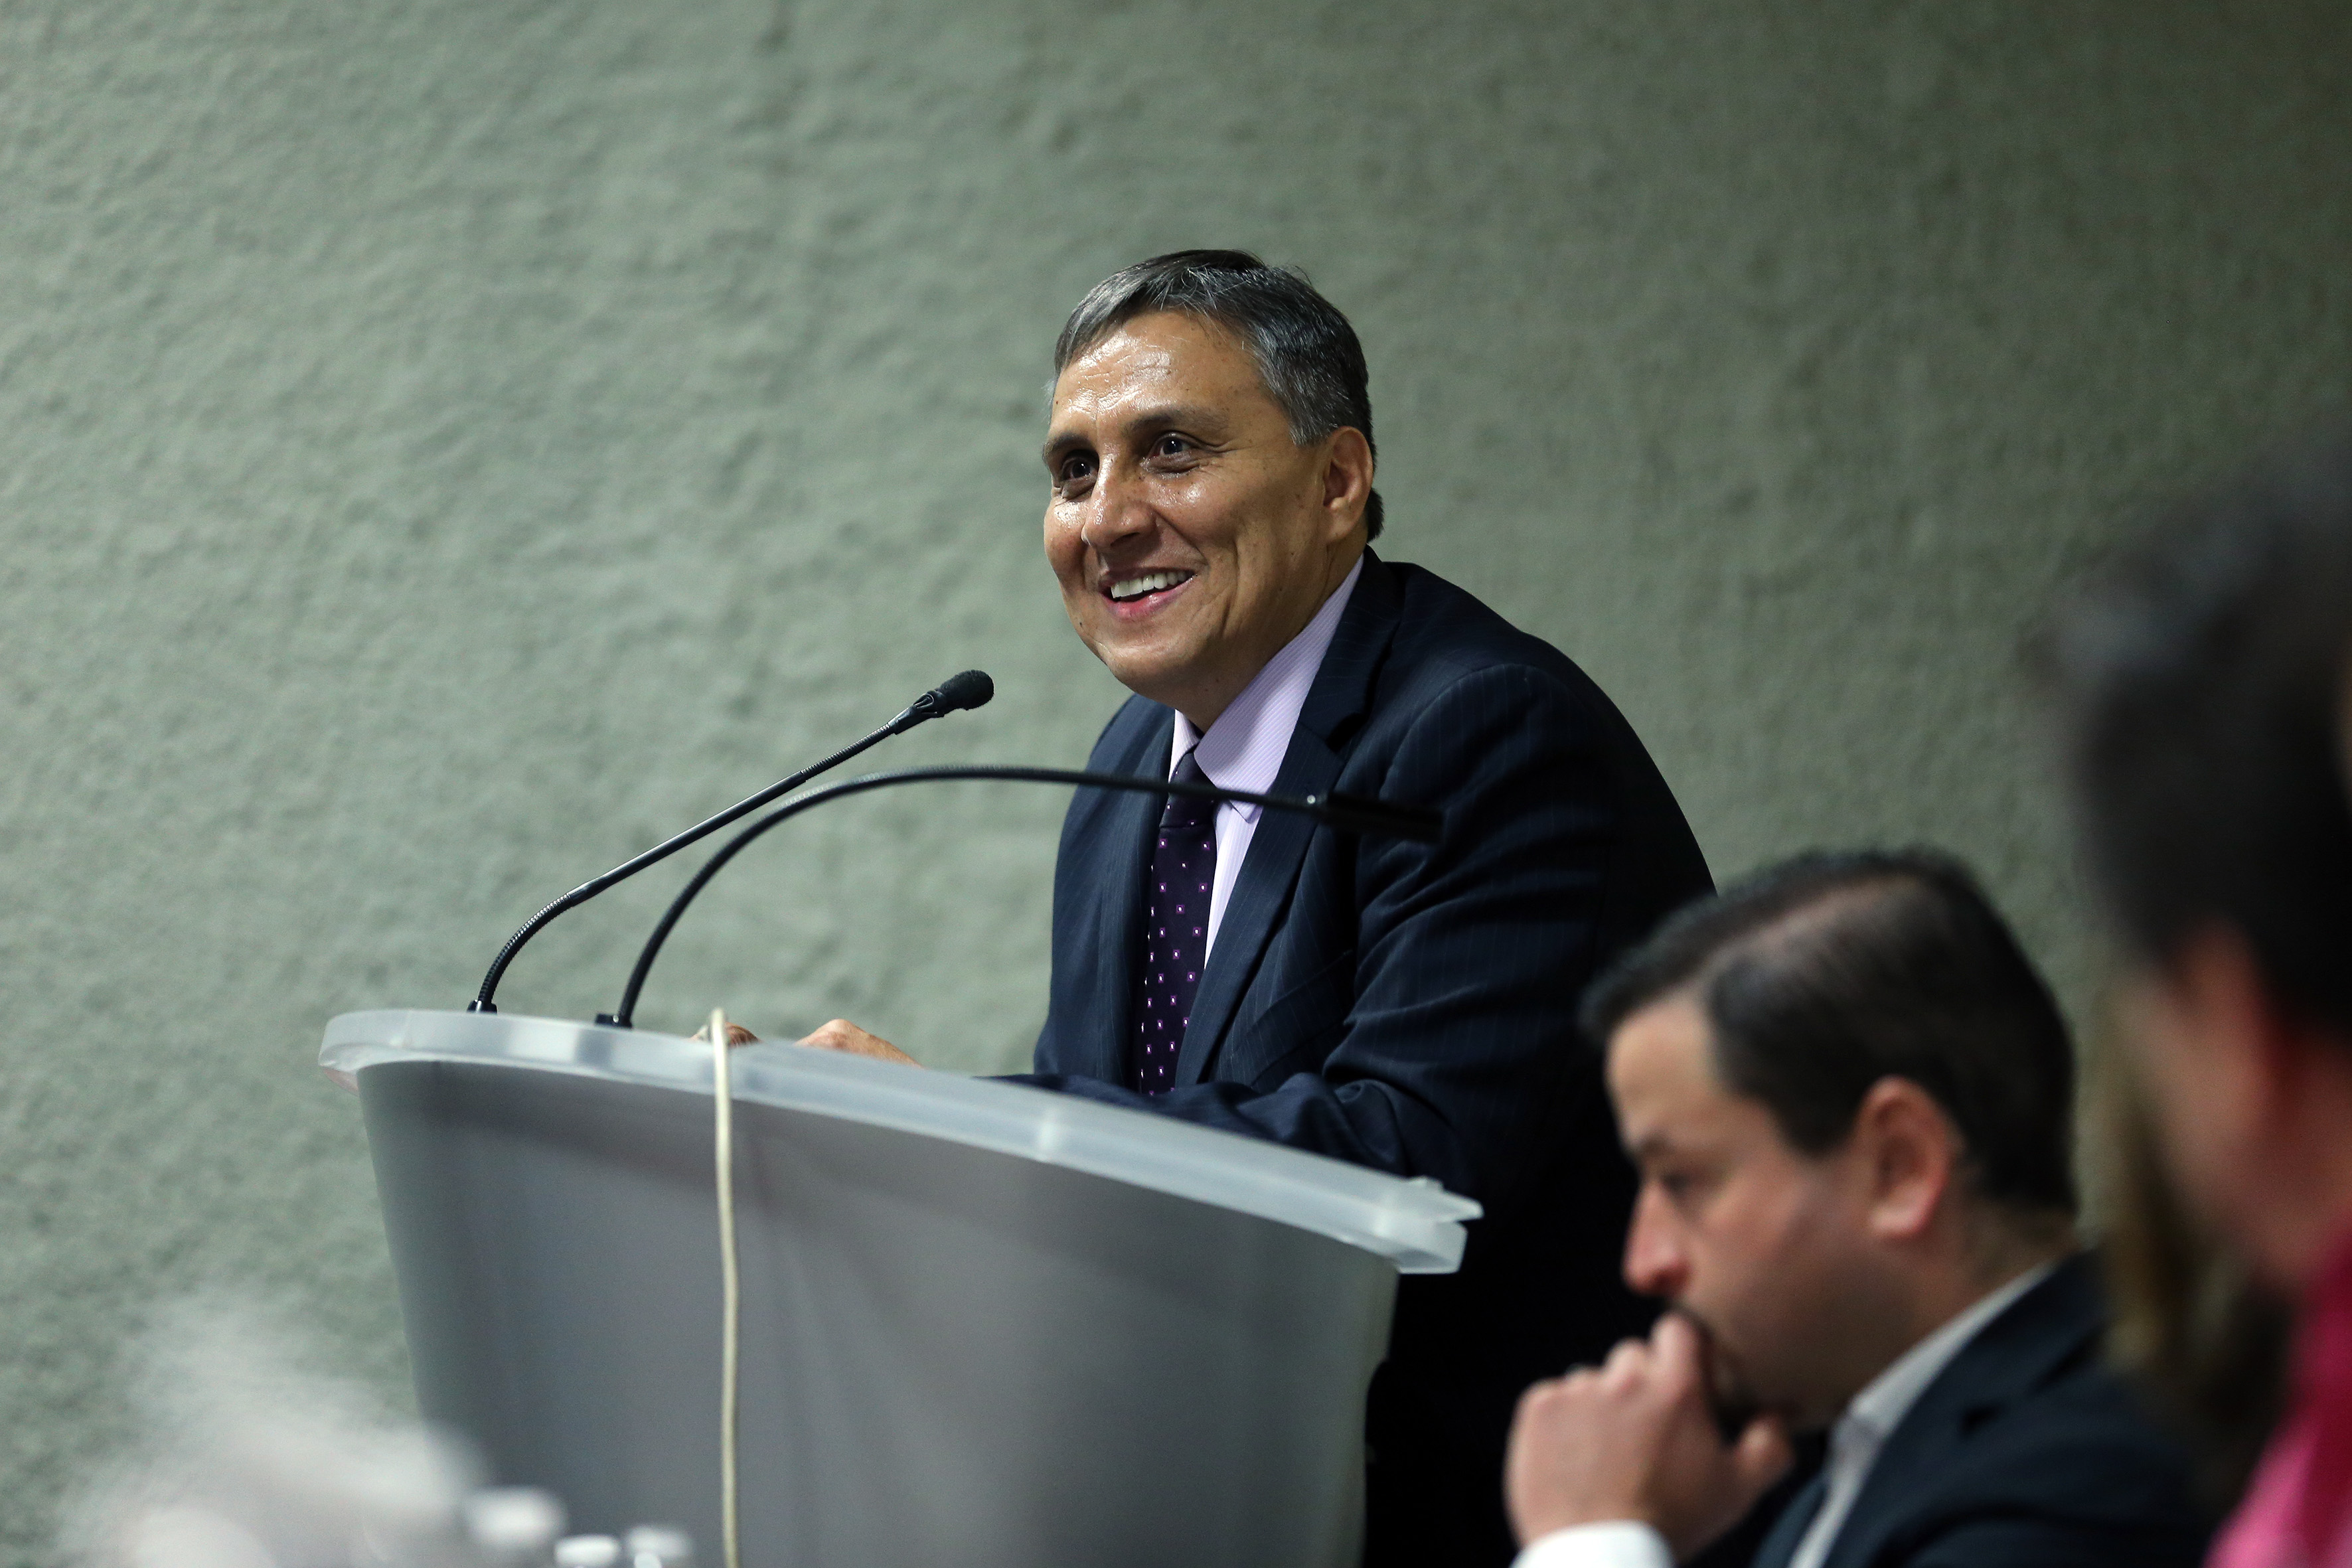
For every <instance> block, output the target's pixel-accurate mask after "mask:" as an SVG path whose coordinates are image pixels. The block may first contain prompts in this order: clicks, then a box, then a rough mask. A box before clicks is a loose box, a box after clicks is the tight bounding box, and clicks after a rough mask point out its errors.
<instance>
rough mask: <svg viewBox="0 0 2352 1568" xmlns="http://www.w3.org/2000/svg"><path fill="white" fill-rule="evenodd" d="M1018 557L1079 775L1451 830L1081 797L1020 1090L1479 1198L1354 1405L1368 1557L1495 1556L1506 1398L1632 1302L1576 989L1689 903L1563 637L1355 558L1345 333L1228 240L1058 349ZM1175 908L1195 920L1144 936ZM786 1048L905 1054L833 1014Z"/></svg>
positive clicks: (1614, 1157)
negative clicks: (1055, 606) (1377, 804)
mask: <svg viewBox="0 0 2352 1568" xmlns="http://www.w3.org/2000/svg"><path fill="white" fill-rule="evenodd" d="M1054 368H1055V384H1054V401H1053V414H1052V423H1051V425H1050V426H1048V428H1047V431H1046V436H1045V451H1044V457H1045V474H1046V479H1047V485H1048V488H1047V491H1046V496H1045V556H1046V560H1047V562H1048V563H1050V564H1051V565H1052V567H1053V569H1054V573H1055V577H1056V578H1057V579H1058V580H1059V583H1060V585H1061V594H1062V602H1063V605H1064V608H1065V609H1066V611H1067V612H1068V615H1069V617H1070V622H1071V625H1072V626H1073V627H1074V628H1075V629H1076V632H1077V635H1078V637H1080V639H1081V640H1083V641H1084V642H1085V643H1086V645H1087V647H1089V648H1090V649H1092V650H1093V652H1094V653H1095V655H1096V656H1097V658H1100V659H1101V660H1102V661H1103V663H1104V664H1105V665H1106V666H1108V668H1109V669H1110V672H1111V673H1112V674H1113V675H1115V676H1117V677H1118V679H1119V680H1120V682H1121V683H1123V684H1124V685H1125V686H1127V687H1128V688H1129V689H1130V690H1131V691H1132V692H1133V693H1134V694H1135V695H1134V696H1133V697H1131V698H1130V699H1129V700H1128V701H1127V703H1126V704H1125V705H1124V706H1123V707H1121V708H1120V709H1119V710H1118V712H1117V713H1116V714H1115V715H1113V716H1112V718H1111V721H1110V722H1109V724H1108V726H1107V727H1106V728H1105V729H1104V731H1103V732H1102V736H1101V739H1100V740H1098V741H1097V742H1096V745H1095V750H1094V755H1093V757H1092V759H1091V760H1090V761H1089V763H1088V764H1087V765H1088V766H1089V767H1092V768H1094V769H1097V770H1099V771H1105V772H1111V773H1128V774H1139V775H1144V776H1148V777H1151V778H1157V779H1167V778H1170V777H1171V776H1173V777H1175V778H1179V779H1185V780H1200V779H1205V780H1207V781H1208V782H1209V783H1211V784H1217V785H1222V786H1223V787H1226V788H1230V789H1239V790H1246V791H1253V792H1260V793H1266V794H1274V795H1321V794H1325V793H1327V792H1333V791H1338V792H1345V793H1348V794H1352V795H1376V796H1381V797H1383V798H1386V799H1390V800H1396V801H1402V802H1407V803H1411V804H1413V805H1431V806H1436V807H1439V808H1441V809H1442V810H1443V811H1444V815H1445V822H1446V827H1445V835H1444V842H1442V843H1440V844H1436V845H1419V844H1407V843H1401V842H1398V841H1395V840H1381V839H1373V838H1358V837H1351V836H1349V835H1345V834H1341V833H1337V832H1333V831H1331V830H1329V829H1328V828H1322V827H1318V826H1314V825H1313V824H1312V823H1310V822H1309V821H1308V820H1307V819H1306V818H1304V817H1301V816H1284V815H1281V814H1277V813H1265V814H1261V813H1259V812H1258V811H1256V810H1255V809H1253V808H1249V807H1245V806H1240V805H1227V806H1222V807H1219V808H1217V809H1215V810H1213V811H1204V810H1199V809H1196V808H1195V806H1194V805H1193V803H1192V802H1188V801H1181V800H1177V801H1171V802H1168V803H1167V804H1165V805H1163V804H1162V803H1161V801H1160V799H1158V798H1157V797H1154V796H1150V795H1127V794H1117V795H1114V794H1109V793H1107V792H1099V791H1080V792H1079V793H1078V795H1076V798H1075V799H1074V800H1073V801H1072V802H1071V805H1070V809H1069V816H1068V817H1067V819H1066V823H1065V825H1064V827H1063V832H1062V842H1061V850H1060V857H1059V859H1058V862H1057V864H1056V866H1055V876H1054V929H1053V981H1052V994H1051V998H1050V1003H1049V1007H1048V1012H1047V1016H1046V1019H1045V1027H1044V1029H1043V1030H1042V1031H1041V1033H1040V1034H1039V1036H1038V1040H1037V1053H1036V1071H1037V1077H1036V1078H1035V1079H1033V1080H1032V1081H1034V1082H1037V1083H1040V1084H1043V1085H1045V1086H1046V1087H1050V1088H1053V1089H1059V1090H1062V1091H1064V1092H1066V1093H1070V1094H1078V1095H1085V1096H1087V1097H1089V1098H1092V1099H1096V1100H1108V1101H1109V1102H1111V1103H1114V1104H1118V1105H1124V1106H1129V1107H1132V1108H1135V1109H1138V1110H1150V1111H1153V1112H1156V1113H1157V1114H1160V1115H1163V1116H1174V1117H1181V1118H1183V1119H1184V1120H1186V1121H1193V1122H1197V1123H1200V1124H1202V1125H1206V1126H1211V1127H1219V1128H1223V1129H1226V1130H1227V1131H1234V1132H1239V1133H1243V1134H1244V1135H1247V1136H1250V1137H1255V1138H1264V1139H1271V1140H1274V1141H1276V1142H1282V1143H1285V1144H1287V1145H1288V1146H1290V1147H1292V1148H1295V1149H1304V1150H1308V1151H1311V1152H1316V1153H1319V1154H1327V1155H1330V1156H1332V1157H1333V1158H1336V1159H1341V1160H1347V1161H1351V1162H1353V1163H1357V1164H1360V1165H1366V1166H1370V1167H1371V1168H1372V1169H1375V1170H1381V1171H1387V1172H1391V1173H1395V1174H1397V1175H1401V1176H1425V1177H1429V1178H1433V1179H1434V1180H1436V1181H1438V1182H1441V1183H1443V1184H1444V1185H1446V1186H1447V1187H1450V1188H1452V1189H1453V1190H1454V1191H1455V1192H1458V1193H1462V1194H1466V1195H1468V1196H1470V1197H1473V1198H1475V1199H1477V1200H1478V1202H1480V1203H1481V1204H1483V1205H1486V1215H1485V1216H1484V1217H1483V1218H1481V1219H1478V1220H1476V1221H1475V1222H1473V1223H1472V1226H1471V1227H1470V1239H1469V1248H1468V1252H1467V1254H1466V1256H1465V1258H1464V1260H1463V1265H1462V1269H1461V1272H1460V1273H1459V1274H1458V1275H1455V1276H1452V1277H1447V1278H1434V1277H1428V1278H1418V1279H1407V1280H1405V1281H1404V1282H1403V1286H1402V1289H1400V1291H1399V1293H1398V1297H1397V1306H1396V1319H1395V1328H1394V1331H1393V1334H1392V1335H1391V1341H1390V1353H1389V1359H1388V1361H1387V1363H1386V1364H1385V1365H1384V1366H1383V1367H1382V1368H1381V1373H1380V1374H1379V1377H1378V1379H1377V1380H1376V1381H1375V1383H1374V1384H1373V1388H1372V1392H1371V1410H1370V1417H1369V1427H1370V1447H1371V1450H1372V1456H1373V1458H1372V1465H1371V1471H1370V1488H1369V1497H1368V1505H1367V1506H1368V1543H1369V1560H1370V1561H1371V1562H1373V1563H1381V1562H1391V1561H1394V1562H1420V1561H1427V1560H1429V1558H1430V1556H1431V1554H1433V1553H1434V1554H1437V1555H1439V1556H1441V1557H1442V1559H1443V1561H1444V1562H1445V1563H1448V1564H1449V1568H1454V1565H1469V1564H1480V1563H1485V1564H1492V1565H1496V1568H1499V1565H1500V1564H1503V1563H1507V1562H1508V1561H1509V1559H1510V1556H1511V1542H1510V1534H1509V1531H1508V1528H1507V1524H1506V1521H1505V1520H1504V1518H1503V1510H1502V1507H1501V1500H1500V1497H1499V1496H1498V1494H1497V1491H1496V1486H1495V1475H1496V1470H1497V1468H1499V1466H1500V1465H1501V1463H1502V1455H1503V1437H1504V1434H1505V1431H1506V1429H1507V1427H1508V1426H1509V1422H1510V1413H1511V1406H1512V1403H1513V1401H1514V1400H1515V1399H1516V1398H1517V1394H1518V1391H1519V1390H1520V1389H1522V1388H1524V1387H1526V1386H1527V1384H1528V1381H1529V1380H1530V1379H1532V1378H1535V1377H1538V1376H1541V1375H1543V1374H1544V1373H1548V1372H1550V1371H1552V1370H1554V1369H1556V1368H1558V1367H1560V1366H1564V1365H1566V1364H1568V1363H1570V1362H1571V1361H1574V1360H1577V1359H1579V1358H1581V1357H1588V1356H1592V1355H1597V1354H1599V1353H1600V1352H1601V1351H1602V1350H1604V1349H1606V1348H1607V1346H1608V1345H1609V1344H1610V1343H1612V1342H1613V1341H1615V1340H1616V1339H1617V1338H1618V1337H1619V1336H1620V1335H1622V1334H1623V1333H1626V1332H1628V1331H1638V1330H1639V1329H1640V1328H1641V1327H1643V1325H1645V1324H1646V1323H1647V1322H1648V1321H1649V1313H1648V1311H1647V1310H1645V1309H1644V1308H1643V1304H1642V1303H1640V1302H1638V1301H1636V1300H1634V1299H1633V1297H1632V1296H1631V1295H1630V1294H1629V1293H1628V1292H1627V1291H1626V1290H1625V1289H1624V1288H1623V1287H1622V1284H1620V1283H1619V1281H1618V1279H1617V1278H1616V1258H1617V1253H1618V1250H1619V1248H1620V1247H1621V1245H1622V1241H1623V1237H1624V1226H1625V1216H1626V1213H1627V1209H1628V1207H1629V1205H1630V1203H1631V1200H1632V1194H1633V1173H1632V1172H1631V1171H1630V1170H1629V1169H1628V1168H1627V1167H1626V1164H1625V1160H1624V1156H1623V1154H1622V1152H1620V1151H1619V1149H1618V1147H1617V1141H1616V1136H1615V1133H1614V1131H1613V1130H1612V1127H1611V1125H1610V1121H1609V1113H1608V1106H1607V1102H1606V1100H1605V1098H1604V1097H1603V1095H1602V1093H1601V1084H1600V1072H1599V1068H1598V1066H1597V1064H1596V1063H1595V1062H1594V1061H1593V1060H1592V1058H1591V1056H1590V1054H1589V1053H1587V1052H1586V1051H1584V1050H1583V1049H1582V1048H1581V1047H1580V1043H1579V1042H1578V1040H1577V1038H1576V1032H1575V1026H1574V1018H1573V1014H1572V1008H1573V1002H1574V998H1575V997H1576V995H1577V994H1578V993H1579V992H1580V991H1581V990H1582V988H1583V985H1584V983H1585V981H1586V980H1587V979H1588V978H1589V977H1590V976H1591V974H1593V973H1596V972H1597V971H1598V969H1599V968H1600V966H1601V964H1603V963H1606V962H1607V961H1608V960H1609V959H1610V958H1611V957H1612V955H1613V954H1615V953H1616V952H1620V951H1621V950H1622V949H1623V948H1624V947H1625V946H1627V945H1628V944H1629V943H1631V942H1635V941H1638V940H1639V939H1640V938H1641V937H1642V936H1643V935H1644V934H1646V933H1647V932H1648V931H1649V930H1650V929H1651V927H1652V926H1653V925H1654V924H1655V923H1656V922H1657V921H1658V920H1659V919H1660V918H1661V917H1662V916H1663V915H1664V914H1665V913H1666V911H1668V910H1672V909H1674V908H1675V907H1677V906H1679V905H1680V904H1682V903H1684V902H1685V901H1687V900H1690V899H1693V898H1696V897H1697V896H1699V895H1701V894H1703V893H1705V892H1706V891H1707V889H1708V886H1709V882H1708V878H1707V872H1706V862H1705V860H1704V859H1703V858H1701V857H1700V854H1699V849H1698V845H1697V842H1696V840H1695V839H1694V838H1693V837H1692V836H1691V832H1690V829H1689V827H1688V826H1686V825H1685V822H1684V820H1683V816H1682V812H1681V810H1680V808H1678V807H1677V806H1676V805H1675V800H1674V796H1673V795H1672V794H1671V793H1669V792H1668V790H1667V788H1666V784H1665V781H1664V779H1662V778H1661V777H1660V776H1659V774H1658V770H1657V769H1656V768H1655V767H1654V765H1653V764H1652V763H1651V761H1650V758H1649V756H1648V754H1647V753H1646V752H1644V751H1643V747H1642V742H1640V740H1639V739H1638V738H1636V736H1635V735H1634V733H1633V728H1632V727H1631V726H1630V725H1628V724H1627V723H1626V721H1625V720H1624V718H1623V717H1622V715H1621V714H1619V712H1618V711H1617V710H1616V709H1615V707H1613V706H1612V704H1611V702H1610V700H1609V699H1608V697H1607V696H1606V695H1604V694H1603V693H1602V692H1601V689H1600V688H1599V687H1597V686H1595V685H1594V684H1593V683H1592V681H1591V679H1589V678H1588V677H1587V676H1586V675H1585V674H1584V672H1583V671H1582V670H1580V669H1579V668H1577V667H1576V666H1575V665H1574V664H1572V663H1571V662H1570V660H1569V659H1568V658H1566V657H1565V656H1564V655H1562V654H1561V653H1560V652H1559V650H1558V649H1557V648H1554V647H1550V646H1549V645H1548V644H1546V643H1544V642H1542V641H1540V640H1538V638H1536V637H1530V636H1528V634H1527V633H1525V632H1522V631H1520V630H1518V629H1517V628H1516V627H1514V626H1511V625H1510V624H1509V623H1507V622H1506V621H1505V620H1504V619H1503V618H1502V617H1501V616H1497V615H1496V614H1495V612H1494V611H1492V610H1490V609H1488V608H1487V607H1486V605H1482V604H1480V603H1479V602H1478V601H1477V600H1476V599H1475V598H1473V597H1472V596H1471V595H1468V594H1466V593H1464V592H1463V591H1462V590H1461V589H1459V588H1457V587H1454V585H1453V584H1449V583H1447V582H1445V581H1444V579H1442V578H1440V577H1438V576H1437V575H1436V574H1433V573H1431V572H1427V571H1423V569H1421V568H1419V567H1416V566H1410V565H1405V564H1402V563H1393V562H1389V561H1384V560H1382V559H1381V557H1380V556H1379V555H1378V554H1376V553H1375V552H1373V551H1371V550H1370V548H1368V546H1369V545H1370V542H1371V541H1372V540H1373V539H1375V538H1376V537H1378V536H1379V534H1380V532H1381V497H1380V496H1379V494H1378V493H1377V492H1376V491H1375V490H1374V489H1373V488H1372V478H1373V446H1372V415H1371V404H1370V396H1369V395H1368V393H1367V391H1366V371H1365V364H1364V354H1363V350H1362V348H1361V347H1360V345H1359V343H1358V342H1357V338H1356V333H1355V331H1354V329H1353V328H1351V327H1350V326H1349V324H1348V321H1347V318H1346V317H1345V316H1343V315H1341V314H1340V313H1339V310H1336V309H1335V308H1333V306H1332V305H1331V303H1330V302H1329V301H1328V300H1325V299H1324V298H1323V297H1322V296H1321V295H1320V294H1318V293H1317V292H1316V291H1315V289H1313V288H1312V287H1311V286H1310V285H1309V284H1308V283H1307V279H1305V278H1304V277H1303V276H1301V275H1300V274H1298V273H1297V272H1294V271H1289V270H1286V269H1284V268H1273V267H1267V266H1265V264H1264V263H1262V262H1260V261H1259V260H1258V259H1257V258H1255V257H1252V256H1246V255H1243V254H1241V253H1239V252H1235V251H1181V252H1178V253H1176V254H1174V255H1171V256H1162V257H1157V258H1153V259H1151V260H1149V261H1144V262H1139V263H1138V264H1136V265H1135V266H1133V267H1130V268H1126V269H1125V270H1123V271H1120V272H1118V273H1115V274H1114V275H1112V276H1111V277H1110V278H1108V279H1105V280H1104V281H1103V282H1102V283H1101V284H1099V285H1097V287H1096V288H1095V289H1093V290H1092V291H1091V292H1090V293H1089V294H1088V295H1087V297H1086V299H1084V300H1081V301H1080V302H1079V304H1078V307H1077V309H1076V310H1075V311H1073V312H1072V313H1071V316H1070V319H1069V321H1068V322H1067V324H1066V325H1065V326H1064V328H1063V330H1062V334H1061V339H1060V341H1059V342H1057V343H1056V344H1055V352H1054ZM1177 914H1181V915H1182V916H1183V917H1184V918H1181V919H1171V918H1169V917H1170V916H1171V915H1177ZM808 1043H809V1044H811V1045H816V1046H825V1047H834V1048H836V1049H843V1050H851V1051H859V1052H864V1053H866V1054H869V1055H875V1056H881V1057H886V1058H899V1059H904V1058H900V1057H899V1053H898V1052H897V1051H896V1050H895V1048H894V1047H890V1046H889V1045H888V1044H887V1042H884V1041H881V1040H878V1039H877V1038H875V1037H873V1036H871V1035H869V1034H867V1033H866V1032H865V1031H863V1030H861V1029H858V1028H856V1027H855V1026H851V1025H849V1024H847V1023H844V1022H841V1021H838V1020H836V1021H835V1023H833V1024H831V1025H828V1026H826V1027H825V1028H824V1029H822V1030H820V1031H818V1032H817V1034H816V1035H814V1036H813V1037H811V1038H810V1040H809V1041H808Z"/></svg>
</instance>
